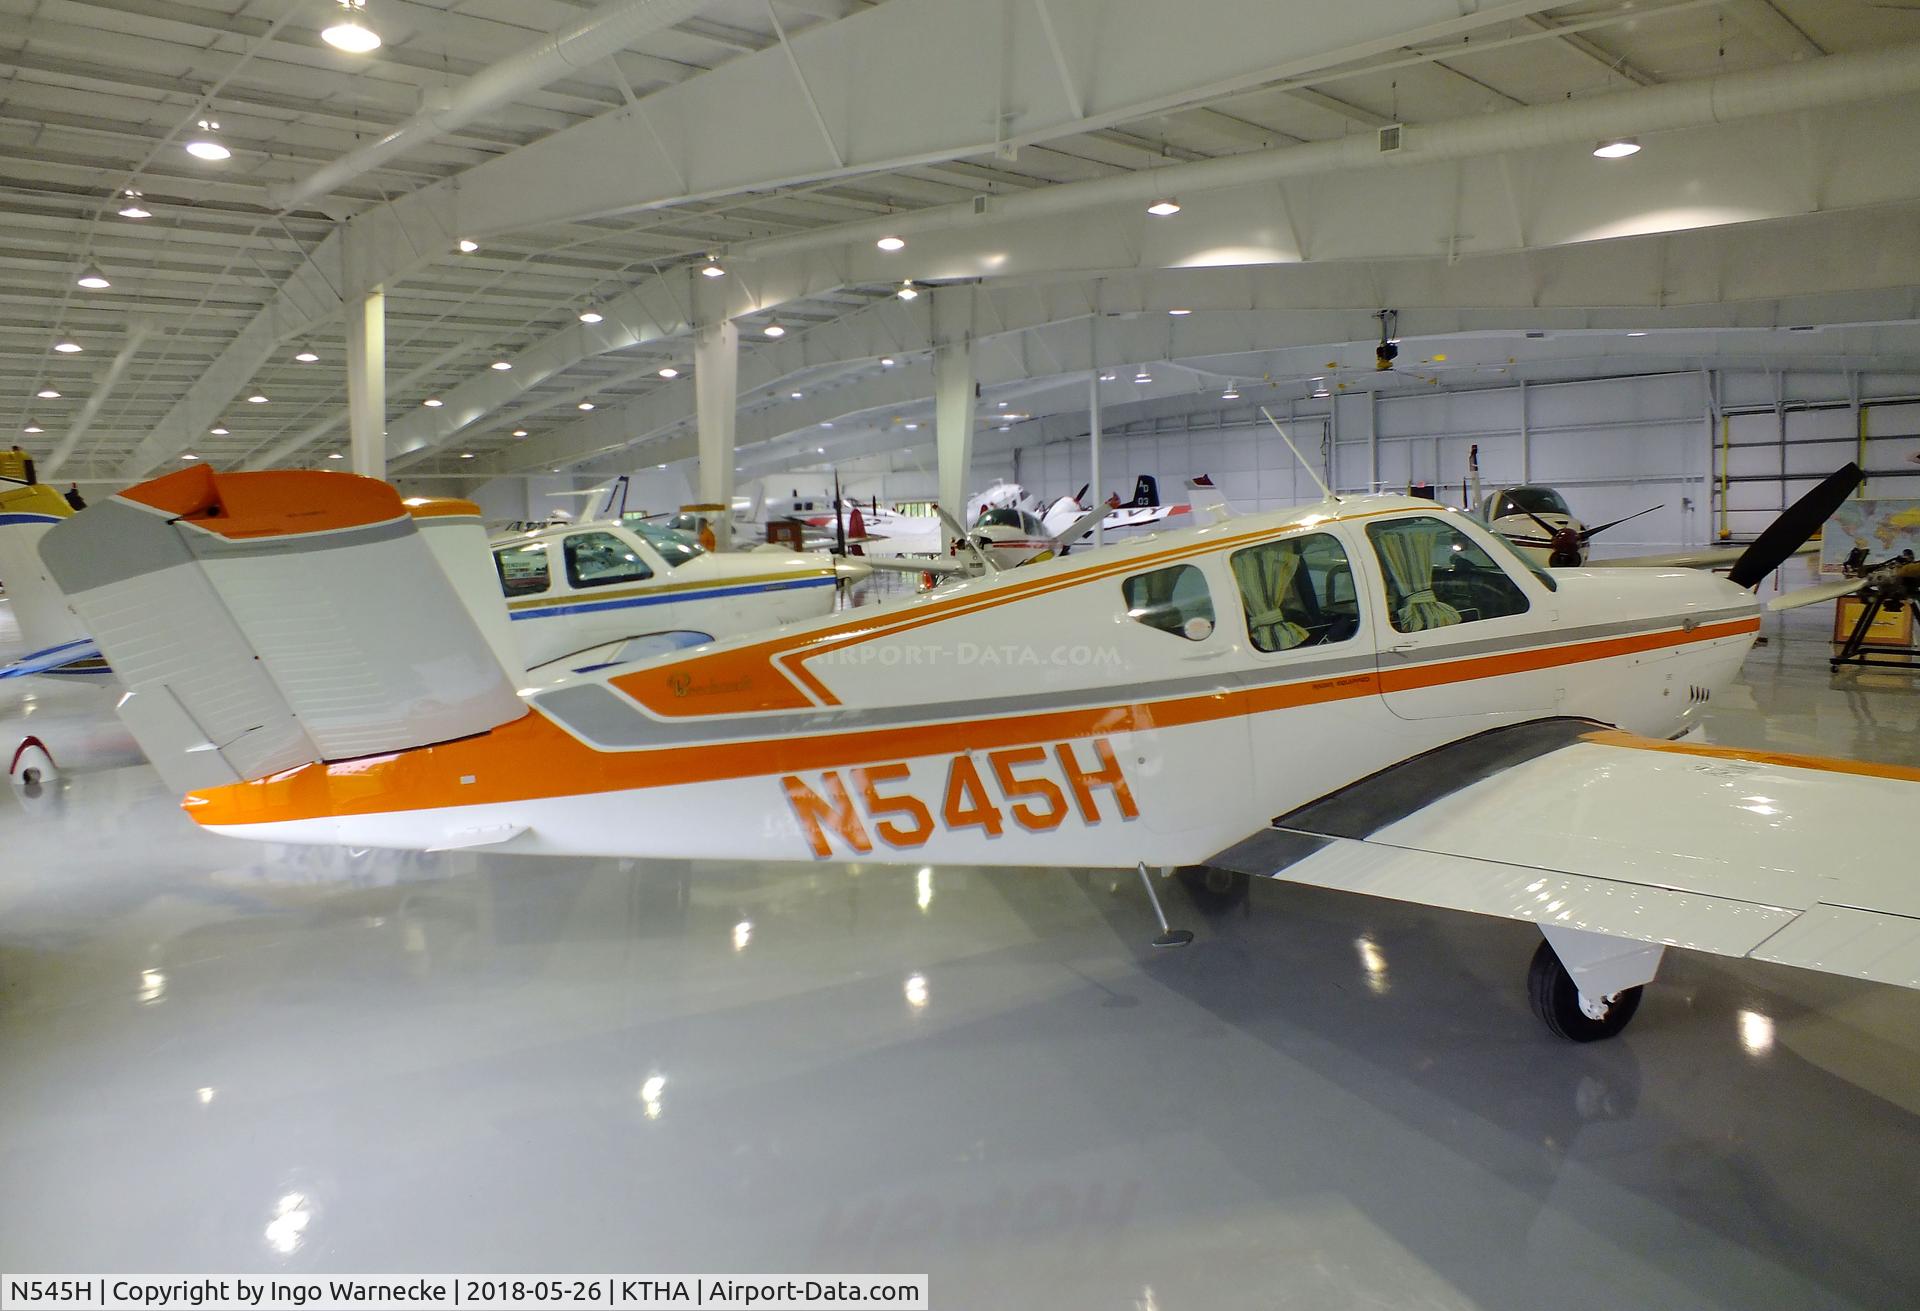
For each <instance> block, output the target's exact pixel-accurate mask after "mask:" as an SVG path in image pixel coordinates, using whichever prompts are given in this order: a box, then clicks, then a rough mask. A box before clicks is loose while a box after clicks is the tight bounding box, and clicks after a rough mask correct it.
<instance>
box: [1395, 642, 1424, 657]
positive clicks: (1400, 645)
mask: <svg viewBox="0 0 1920 1311" xmlns="http://www.w3.org/2000/svg"><path fill="white" fill-rule="evenodd" d="M1419 649H1420V644H1419V643H1418V642H1395V643H1394V644H1393V645H1392V646H1390V647H1388V648H1387V650H1389V651H1391V652H1392V653H1393V654H1395V655H1407V654H1409V653H1411V652H1414V651H1418V650H1419Z"/></svg>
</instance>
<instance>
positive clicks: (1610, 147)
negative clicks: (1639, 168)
mask: <svg viewBox="0 0 1920 1311" xmlns="http://www.w3.org/2000/svg"><path fill="white" fill-rule="evenodd" d="M1639 153H1640V143H1639V142H1638V141H1635V140H1634V139H1633V138H1632V137H1621V138H1619V139H1618V140H1616V141H1602V142H1601V143H1600V144H1599V145H1597V146H1595V147H1594V148H1593V157H1594V158H1595V159H1625V158H1626V157H1627V156H1628V155H1637V154H1639Z"/></svg>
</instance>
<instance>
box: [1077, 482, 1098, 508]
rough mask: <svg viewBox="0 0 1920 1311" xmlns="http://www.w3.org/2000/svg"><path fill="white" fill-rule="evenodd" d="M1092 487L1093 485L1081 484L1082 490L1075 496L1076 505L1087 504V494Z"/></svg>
mask: <svg viewBox="0 0 1920 1311" xmlns="http://www.w3.org/2000/svg"><path fill="white" fill-rule="evenodd" d="M1092 486H1093V484H1092V483H1081V484H1080V490H1079V491H1077V492H1075V493H1074V494H1073V503H1074V504H1075V505H1085V504H1086V503H1087V492H1088V490H1089V489H1090V488H1091V487H1092Z"/></svg>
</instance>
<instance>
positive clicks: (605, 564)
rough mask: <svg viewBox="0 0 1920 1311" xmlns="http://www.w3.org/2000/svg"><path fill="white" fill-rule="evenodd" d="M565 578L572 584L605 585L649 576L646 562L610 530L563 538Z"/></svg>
mask: <svg viewBox="0 0 1920 1311" xmlns="http://www.w3.org/2000/svg"><path fill="white" fill-rule="evenodd" d="M566 551H567V581H568V582H569V583H571V584H572V585H573V586H575V587H606V586H609V585H610V584H613V583H637V582H640V581H641V580H643V579H647V578H651V577H653V570H651V569H649V568H648V567H647V564H646V561H644V560H642V559H641V558H640V557H639V556H638V555H635V554H634V551H633V548H632V547H631V546H628V545H627V544H626V543H625V542H623V541H621V540H620V539H619V538H618V537H615V536H614V535H613V534H612V533H573V534H571V535H570V536H569V537H568V538H567V542H566Z"/></svg>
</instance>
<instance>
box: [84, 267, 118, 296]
mask: <svg viewBox="0 0 1920 1311" xmlns="http://www.w3.org/2000/svg"><path fill="white" fill-rule="evenodd" d="M78 281H79V283H80V285H81V286H83V287H85V288H87V290H89V291H105V290H106V289H107V288H108V287H111V286H112V285H113V284H112V283H111V282H108V281H107V275H106V274H104V273H102V272H101V271H100V266H99V265H98V264H89V265H87V267H86V270H85V271H84V272H83V273H81V275H80V277H79V279H78Z"/></svg>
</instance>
